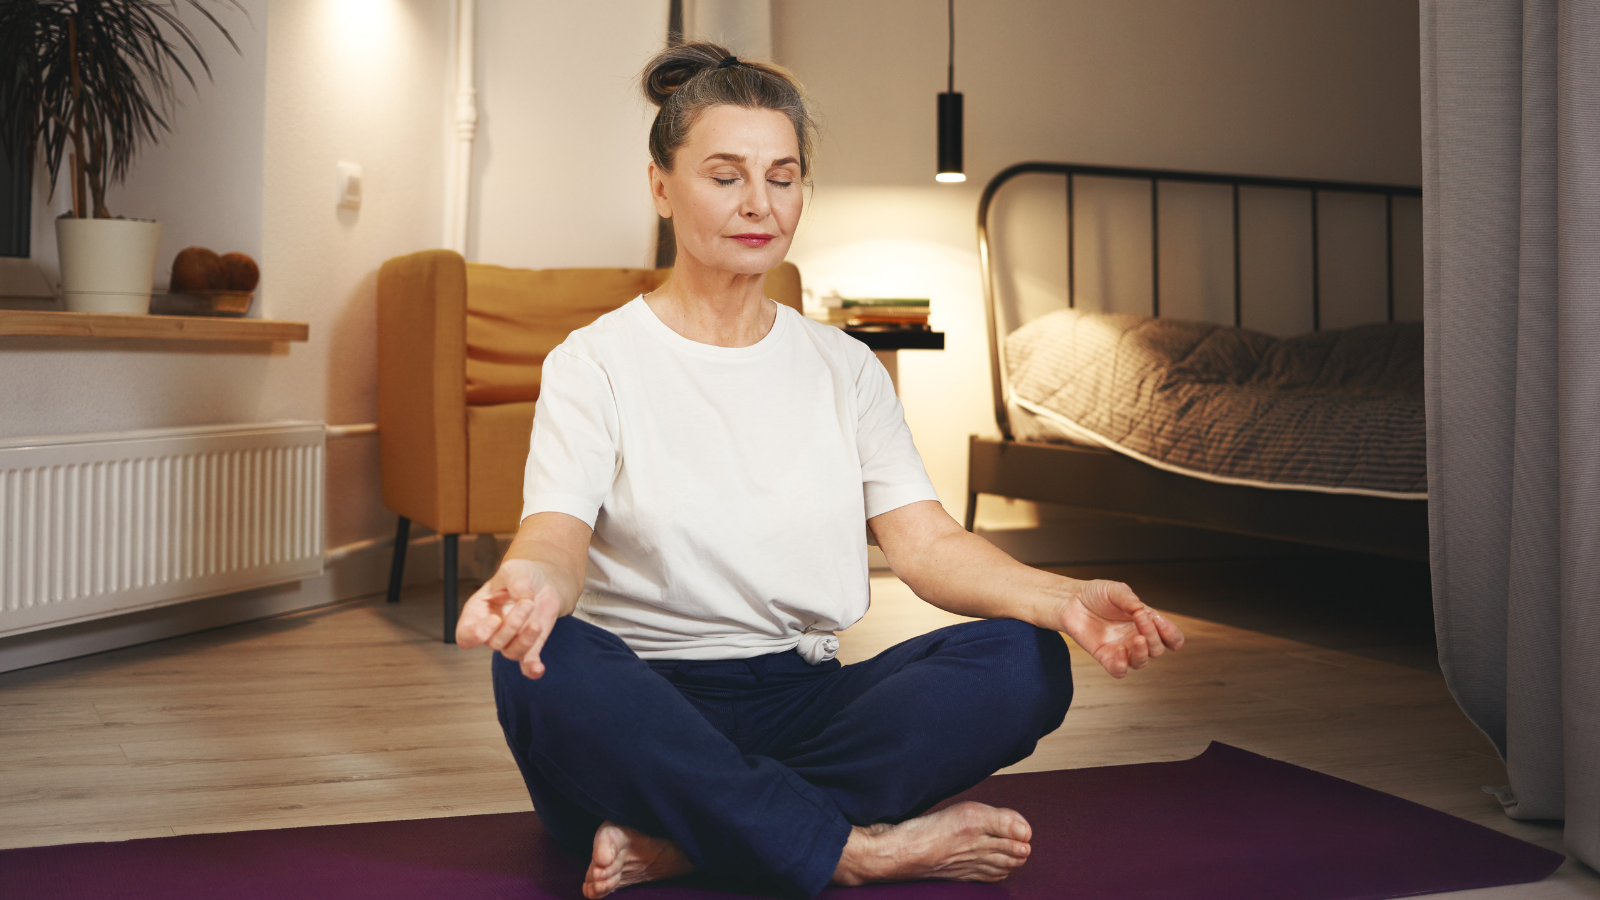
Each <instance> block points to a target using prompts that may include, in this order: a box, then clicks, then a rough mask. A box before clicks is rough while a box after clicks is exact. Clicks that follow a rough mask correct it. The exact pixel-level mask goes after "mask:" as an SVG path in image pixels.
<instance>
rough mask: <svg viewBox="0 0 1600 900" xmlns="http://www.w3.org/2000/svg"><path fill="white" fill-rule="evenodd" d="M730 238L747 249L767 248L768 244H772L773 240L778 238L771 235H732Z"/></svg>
mask: <svg viewBox="0 0 1600 900" xmlns="http://www.w3.org/2000/svg"><path fill="white" fill-rule="evenodd" d="M730 237H732V238H733V240H736V241H738V242H739V243H741V244H743V245H745V246H746V247H765V246H766V245H767V244H769V243H771V241H772V239H773V238H774V237H776V235H771V234H735V235H730Z"/></svg>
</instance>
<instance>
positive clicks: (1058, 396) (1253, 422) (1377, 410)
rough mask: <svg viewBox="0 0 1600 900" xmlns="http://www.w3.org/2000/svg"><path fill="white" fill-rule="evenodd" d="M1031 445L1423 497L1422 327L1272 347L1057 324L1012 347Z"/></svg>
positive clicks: (1032, 329) (1204, 328)
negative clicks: (1069, 446) (1060, 444)
mask: <svg viewBox="0 0 1600 900" xmlns="http://www.w3.org/2000/svg"><path fill="white" fill-rule="evenodd" d="M1006 374H1007V378H1008V384H1009V395H1008V398H1007V399H1008V400H1009V402H1010V404H1011V405H1012V406H1013V407H1014V408H1018V409H1020V410H1024V411H1026V412H1027V413H1028V414H1029V415H1028V416H1024V417H1020V422H1021V423H1022V424H1023V425H1025V426H1026V427H1025V428H1024V429H1022V432H1026V433H1022V432H1019V433H1018V436H1019V437H1021V438H1023V439H1034V440H1038V439H1044V440H1052V441H1061V440H1067V441H1070V442H1072V443H1079V444H1088V445H1092V446H1101V447H1105V448H1108V449H1110V450H1114V451H1116V452H1118V453H1123V454H1126V455H1128V456H1131V457H1133V458H1135V459H1138V460H1141V461H1143V462H1146V463H1149V464H1151V465H1155V466H1159V467H1160V468H1163V469H1167V470H1169V471H1174V472H1180V473H1182V474H1185V475H1192V476H1195V477H1197V478H1204V479H1207V480H1211V481H1218V482H1224V483H1230V484H1247V485H1254V486H1258V487H1264V488H1280V489H1289V490H1308V491H1323V492H1329V493H1349V494H1366V495H1373V496H1381V497H1395V498H1401V499H1425V498H1426V497H1427V458H1426V428H1425V422H1424V418H1423V397H1422V326H1421V325H1420V324H1418V323H1399V324H1379V325H1362V326H1358V327H1355V328H1348V329H1343V330H1338V331H1319V332H1314V333H1311V334H1306V335H1301V336H1298V337H1292V338H1275V337H1272V336H1270V335H1266V334H1261V333H1259V332H1254V331H1248V330H1246V329H1242V328H1228V327H1223V326H1219V325H1211V324H1206V323H1202V322H1185V321H1180V320H1174V319H1155V318H1149V317H1147V316H1130V315H1115V314H1106V313H1084V312H1078V311H1075V310H1060V311H1057V312H1053V313H1050V314H1048V315H1045V316H1041V317H1040V318H1038V319H1035V320H1034V321H1032V322H1030V323H1028V324H1027V325H1025V326H1023V327H1022V328H1019V329H1017V330H1016V331H1014V332H1012V334H1011V335H1010V336H1009V337H1007V338H1006Z"/></svg>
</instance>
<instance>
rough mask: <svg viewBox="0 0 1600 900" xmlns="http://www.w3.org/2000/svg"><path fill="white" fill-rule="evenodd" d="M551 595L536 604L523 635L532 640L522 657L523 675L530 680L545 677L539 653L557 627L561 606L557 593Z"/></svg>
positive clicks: (552, 592)
mask: <svg viewBox="0 0 1600 900" xmlns="http://www.w3.org/2000/svg"><path fill="white" fill-rule="evenodd" d="M549 594H550V596H548V597H546V596H541V597H540V598H539V599H538V600H536V601H535V602H534V612H533V618H532V621H530V622H529V623H528V626H527V627H526V628H524V629H523V634H524V635H526V636H528V637H530V638H531V641H530V646H529V647H528V650H527V652H526V653H524V654H523V657H522V674H524V675H526V676H528V677H529V678H542V677H544V671H545V668H544V660H543V659H541V658H540V656H539V653H540V651H542V650H543V649H544V642H545V641H546V640H549V638H550V629H552V628H554V627H555V623H556V612H557V610H558V604H559V601H558V599H557V598H556V597H555V592H554V591H550V592H549Z"/></svg>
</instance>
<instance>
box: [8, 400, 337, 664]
mask: <svg viewBox="0 0 1600 900" xmlns="http://www.w3.org/2000/svg"><path fill="white" fill-rule="evenodd" d="M323 445H324V438H323V426H322V424H321V423H316V422H275V423H270V424H261V425H232V426H214V427H203V428H163V429H155V430H150V431H129V432H119V433H116V434H89V435H72V436H67V437H49V438H29V439H22V440H3V441H0V636H5V635H11V634H19V633H22V632H26V631H34V630H37V629H40V628H47V627H50V626H53V625H61V624H65V623H67V622H79V621H83V620H86V619H96V618H100V617H102V616H109V615H114V614H116V613H123V612H129V611H131V610H136V609H145V608H149V607H153V606H162V605H165V604H168V603H178V602H180V601H183V600H191V599H194V598H197V597H207V596H215V595H218V594H224V593H229V592H232V591H239V590H245V589H247V588H254V587H263V586H266V585H270V584H278V583H282V582H286V581H294V580H298V579H301V578H306V577H309V576H312V575H316V574H318V573H320V572H321V571H322V551H323V534H322V521H323Z"/></svg>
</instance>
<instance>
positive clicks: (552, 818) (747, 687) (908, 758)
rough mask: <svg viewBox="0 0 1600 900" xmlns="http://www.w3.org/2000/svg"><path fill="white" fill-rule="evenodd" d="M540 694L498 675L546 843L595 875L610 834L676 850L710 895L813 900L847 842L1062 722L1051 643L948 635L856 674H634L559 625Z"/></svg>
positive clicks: (672, 669)
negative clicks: (742, 891)
mask: <svg viewBox="0 0 1600 900" xmlns="http://www.w3.org/2000/svg"><path fill="white" fill-rule="evenodd" d="M541 656H542V658H543V660H544V662H545V666H546V670H545V675H544V677H543V678H541V679H539V680H537V681H534V680H531V679H528V678H526V677H524V676H523V674H522V672H521V670H520V669H519V668H518V667H517V664H516V663H513V662H510V661H508V660H506V659H505V658H504V657H502V656H501V655H500V654H498V653H496V654H495V655H494V693H495V703H496V705H497V707H498V708H499V712H500V724H501V727H503V728H504V729H505V734H506V742H507V743H508V744H510V746H511V753H512V755H513V756H515V757H516V760H517V766H518V767H519V768H520V769H521V770H522V777H523V779H524V780H525V781H526V782H527V784H528V792H529V793H530V794H532V795H533V805H534V809H535V810H537V812H538V814H539V818H540V820H541V821H542V822H543V823H544V826H545V829H546V831H548V832H549V833H550V835H551V836H552V837H554V839H555V840H556V841H557V842H558V843H559V844H560V845H561V846H562V847H564V848H565V849H566V850H568V851H569V852H571V853H573V854H575V855H577V856H580V857H583V858H585V859H586V858H588V856H589V853H590V850H591V847H592V845H593V840H594V833H595V829H596V828H597V827H598V826H599V825H600V823H601V822H602V821H604V820H609V821H611V822H615V823H617V824H619V825H625V826H627V827H629V828H633V829H636V830H638V831H642V832H644V833H645V834H650V835H655V836H657V837H665V838H669V839H671V840H672V841H673V842H675V843H676V844H677V845H678V846H679V847H680V848H682V849H683V852H684V853H685V854H686V855H687V856H688V858H689V860H690V861H691V862H693V863H694V865H695V867H696V868H698V869H700V870H702V871H704V872H707V873H710V874H712V875H716V876H720V877H724V878H727V879H730V880H732V881H734V882H736V883H740V884H743V885H746V886H749V887H753V888H755V889H759V890H763V891H766V892H770V893H774V894H779V895H784V896H796V897H811V896H814V895H816V894H817V893H818V892H820V891H821V890H822V889H823V888H824V887H826V886H827V883H828V880H829V879H830V878H831V877H832V876H833V871H834V869H835V868H836V867H837V866H838V863H839V856H840V853H841V852H842V851H843V849H844V844H845V841H846V839H848V837H849V835H850V829H851V826H852V825H868V824H872V823H874V822H899V821H902V820H904V819H908V818H910V817H912V816H915V815H918V814H920V813H922V812H924V811H926V810H927V809H929V808H930V807H932V806H933V805H934V804H936V803H938V802H939V801H940V800H943V799H945V798H947V797H949V796H951V795H953V794H957V793H960V792H961V791H964V790H966V789H967V788H969V787H972V786H973V785H975V784H977V783H978V782H980V781H982V780H983V779H984V778H986V777H988V776H989V775H990V774H992V773H994V772H995V770H997V769H1001V768H1004V767H1005V766H1008V765H1010V764H1012V763H1014V762H1017V761H1018V760H1021V759H1023V758H1024V757H1026V756H1028V754H1030V753H1032V752H1033V748H1034V745H1035V744H1036V743H1037V742H1038V740H1039V738H1040V737H1042V736H1044V735H1046V734H1049V733H1050V732H1052V731H1054V730H1055V729H1056V728H1058V727H1060V725H1061V721H1062V719H1063V718H1064V717H1065V716H1066V713H1067V706H1068V705H1069V704H1070V703H1071V702H1072V672H1071V668H1070V664H1069V662H1068V656H1067V647H1066V644H1065V642H1063V641H1062V639H1061V635H1059V634H1057V633H1056V632H1053V631H1047V630H1044V629H1041V628H1035V627H1034V626H1032V625H1029V624H1026V623H1024V622H1019V621H1016V620H1015V619H988V620H984V621H978V622H966V623H962V624H959V625H952V626H950V627H948V628H941V629H939V630H938V631H934V632H931V633H929V634H925V635H922V636H920V637H916V638H912V639H911V640H908V641H905V642H904V643H901V644H897V645H896V646H894V647H891V648H889V649H888V650H886V651H884V652H883V653H880V654H878V655H877V656H876V657H874V658H872V659H870V660H866V661H865V662H859V663H855V664H853V665H849V666H841V665H840V664H839V662H838V661H837V660H829V661H827V662H825V663H823V664H821V665H817V666H812V665H808V664H807V663H806V662H805V660H804V659H802V658H801V657H800V655H799V654H798V653H796V652H794V651H792V650H791V651H788V652H786V653H775V654H771V655H767V656H757V657H753V658H750V659H738V660H716V661H709V662H708V661H680V660H649V661H645V660H641V659H640V658H639V657H638V656H636V655H635V654H634V652H633V651H632V650H630V649H629V648H628V646H627V644H625V643H623V641H622V639H621V638H618V637H617V636H616V635H614V634H612V633H610V632H608V631H606V630H604V629H602V628H599V627H597V626H594V625H591V624H589V623H587V622H584V621H582V620H579V619H574V618H572V617H571V616H567V617H563V618H561V619H559V620H557V622H556V625H555V628H554V629H553V630H552V631H551V632H550V638H549V640H548V641H547V642H546V644H545V646H544V651H543V653H542V654H541Z"/></svg>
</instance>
